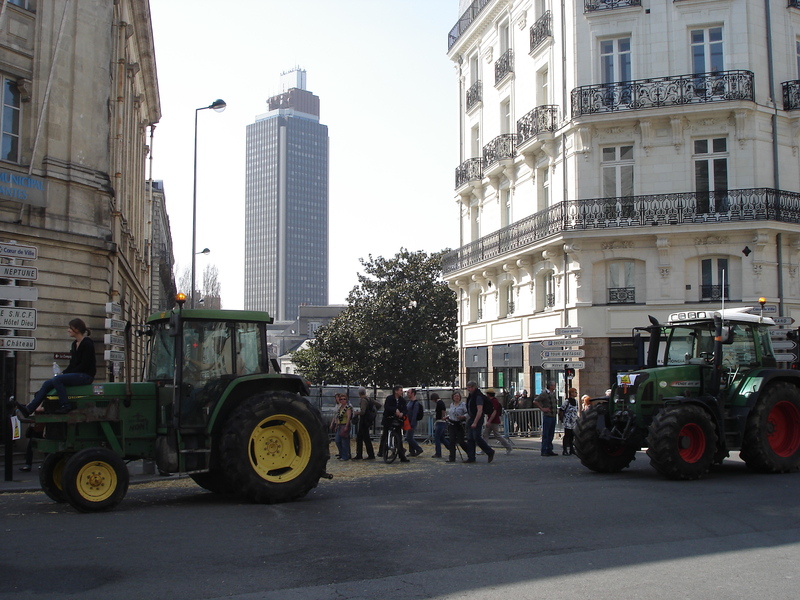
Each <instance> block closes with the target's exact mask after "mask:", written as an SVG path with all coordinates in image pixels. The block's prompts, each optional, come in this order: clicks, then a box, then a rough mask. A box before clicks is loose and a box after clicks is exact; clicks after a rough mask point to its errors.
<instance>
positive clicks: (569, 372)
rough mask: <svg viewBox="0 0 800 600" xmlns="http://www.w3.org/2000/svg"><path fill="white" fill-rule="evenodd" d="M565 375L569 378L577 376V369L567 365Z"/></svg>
mask: <svg viewBox="0 0 800 600" xmlns="http://www.w3.org/2000/svg"><path fill="white" fill-rule="evenodd" d="M564 375H565V376H566V377H567V379H572V378H573V377H575V369H573V368H572V367H565V368H564Z"/></svg>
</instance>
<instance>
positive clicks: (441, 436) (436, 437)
mask: <svg viewBox="0 0 800 600" xmlns="http://www.w3.org/2000/svg"><path fill="white" fill-rule="evenodd" d="M445 433H447V422H446V421H438V422H437V423H436V424H435V425H434V426H433V443H434V444H435V446H434V447H435V448H436V456H441V455H442V446H444V447H445V448H447V450H448V451H449V450H450V443H449V442H448V441H447V438H446V437H445Z"/></svg>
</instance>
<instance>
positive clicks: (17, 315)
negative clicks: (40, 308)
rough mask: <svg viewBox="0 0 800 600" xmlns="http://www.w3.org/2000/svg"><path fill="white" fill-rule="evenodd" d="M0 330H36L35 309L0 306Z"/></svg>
mask: <svg viewBox="0 0 800 600" xmlns="http://www.w3.org/2000/svg"><path fill="white" fill-rule="evenodd" d="M0 329H36V309H35V308H16V307H14V306H0Z"/></svg>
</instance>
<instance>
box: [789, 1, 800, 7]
mask: <svg viewBox="0 0 800 600" xmlns="http://www.w3.org/2000/svg"><path fill="white" fill-rule="evenodd" d="M789 6H790V7H791V8H800V0H789Z"/></svg>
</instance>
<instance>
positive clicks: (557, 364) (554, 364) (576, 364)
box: [542, 360, 586, 369]
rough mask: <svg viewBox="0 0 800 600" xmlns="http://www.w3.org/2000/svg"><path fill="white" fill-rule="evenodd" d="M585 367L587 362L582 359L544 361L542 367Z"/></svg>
mask: <svg viewBox="0 0 800 600" xmlns="http://www.w3.org/2000/svg"><path fill="white" fill-rule="evenodd" d="M567 367H569V368H571V369H583V368H584V367H586V364H585V363H584V362H583V361H582V360H573V361H571V362H543V363H542V368H543V369H565V368H567Z"/></svg>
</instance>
